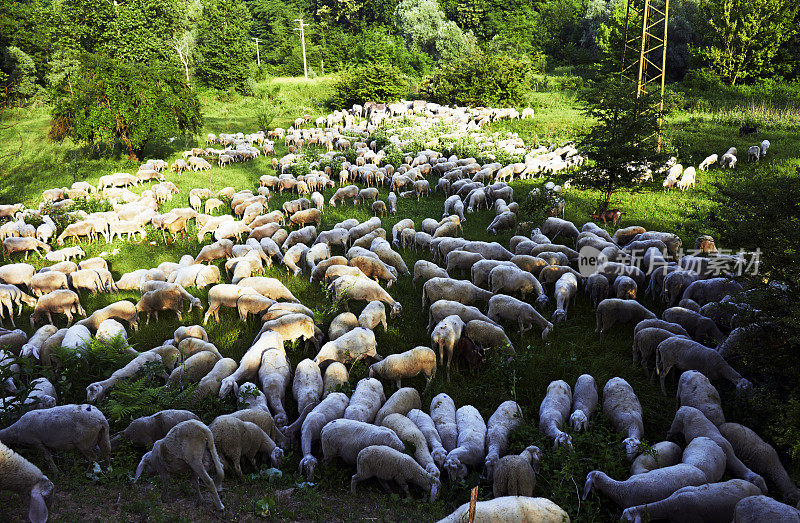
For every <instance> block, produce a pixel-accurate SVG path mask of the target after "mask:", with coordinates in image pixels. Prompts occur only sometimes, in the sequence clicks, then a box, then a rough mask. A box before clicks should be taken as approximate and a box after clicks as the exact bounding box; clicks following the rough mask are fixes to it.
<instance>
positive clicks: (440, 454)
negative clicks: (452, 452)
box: [401, 409, 447, 470]
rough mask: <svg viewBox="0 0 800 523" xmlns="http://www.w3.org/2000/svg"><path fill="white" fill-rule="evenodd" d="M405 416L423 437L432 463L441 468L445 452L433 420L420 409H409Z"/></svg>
mask: <svg viewBox="0 0 800 523" xmlns="http://www.w3.org/2000/svg"><path fill="white" fill-rule="evenodd" d="M406 416H407V417H408V419H410V420H411V421H412V422H413V423H414V425H416V427H417V428H418V429H419V430H420V432H422V434H423V435H424V436H425V439H426V441H427V444H428V449H429V451H430V454H431V457H432V458H433V461H434V463H436V465H438V466H439V467H441V466H443V465H444V460H445V458H446V457H447V451H446V450H445V449H444V447H443V446H442V439H441V437H440V436H439V432H438V431H437V430H436V425H434V422H433V419H432V418H431V417H430V416H429V415H428V414H426V413H424V412H422V410H420V409H411V410H410V411H408V414H406ZM401 439H402V438H401ZM437 470H438V469H437Z"/></svg>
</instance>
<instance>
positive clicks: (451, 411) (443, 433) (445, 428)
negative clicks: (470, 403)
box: [430, 393, 458, 452]
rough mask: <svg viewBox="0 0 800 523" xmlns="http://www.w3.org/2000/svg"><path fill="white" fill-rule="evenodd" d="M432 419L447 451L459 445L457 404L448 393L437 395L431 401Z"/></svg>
mask: <svg viewBox="0 0 800 523" xmlns="http://www.w3.org/2000/svg"><path fill="white" fill-rule="evenodd" d="M430 412H431V419H432V420H433V424H434V426H435V427H436V431H437V432H438V433H439V437H440V438H441V440H442V447H444V449H445V450H446V451H447V452H450V451H452V450H453V449H454V448H456V446H458V425H457V423H456V406H455V403H454V402H453V398H451V397H450V396H448V395H447V394H444V393H441V394H438V395H436V396H435V397H434V398H433V400H432V401H431V407H430Z"/></svg>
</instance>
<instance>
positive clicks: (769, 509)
mask: <svg viewBox="0 0 800 523" xmlns="http://www.w3.org/2000/svg"><path fill="white" fill-rule="evenodd" d="M762 521H773V522H776V523H778V522H780V523H797V522H798V521H800V510H798V509H796V508H795V507H792V506H790V505H786V504H784V503H781V502H780V501H776V500H774V499H772V498H770V497H767V496H749V497H746V498H743V499H742V500H741V501H739V502H738V503H737V504H736V507H735V509H734V513H733V522H734V523H760V522H762Z"/></svg>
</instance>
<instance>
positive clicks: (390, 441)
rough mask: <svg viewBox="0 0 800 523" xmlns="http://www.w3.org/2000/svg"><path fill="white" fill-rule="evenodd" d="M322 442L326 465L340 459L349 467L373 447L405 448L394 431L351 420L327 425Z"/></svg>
mask: <svg viewBox="0 0 800 523" xmlns="http://www.w3.org/2000/svg"><path fill="white" fill-rule="evenodd" d="M320 442H321V444H322V453H323V456H324V458H323V462H324V463H330V462H331V461H332V460H333V459H334V458H336V457H339V458H341V459H342V461H344V462H345V463H347V464H348V465H356V460H357V457H358V453H359V452H361V450H363V449H364V448H366V447H369V446H371V445H386V446H388V447H391V448H393V449H395V450H403V448H404V445H403V442H402V441H400V438H398V437H397V434H395V432H394V431H393V430H392V429H389V428H387V427H379V426H376V425H370V424H368V423H364V422H362V421H355V420H350V419H336V420H333V421H331V422H330V423H328V424H327V425H325V426H324V427H323V428H322V432H321V433H320Z"/></svg>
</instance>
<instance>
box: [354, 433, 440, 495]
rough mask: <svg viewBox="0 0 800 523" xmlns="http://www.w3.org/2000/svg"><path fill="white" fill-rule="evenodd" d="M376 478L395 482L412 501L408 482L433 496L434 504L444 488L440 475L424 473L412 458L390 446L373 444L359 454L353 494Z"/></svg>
mask: <svg viewBox="0 0 800 523" xmlns="http://www.w3.org/2000/svg"><path fill="white" fill-rule="evenodd" d="M373 477H374V478H378V479H379V480H380V481H382V482H385V481H388V480H392V481H395V482H396V483H397V484H399V485H400V487H401V488H402V489H403V491H404V492H405V494H406V497H408V498H411V493H410V492H409V490H408V483H409V482H410V483H413V484H415V485H418V486H419V487H420V488H422V489H423V491H425V492H427V493H428V494H429V499H430V501H434V500H435V499H436V496H437V495H438V493H439V488H440V486H441V484H440V482H439V478H438V476H437V475H434V474H433V473H431V472H429V471H426V470H424V469H423V468H422V467H421V466H420V465H418V464H417V462H416V461H414V459H413V458H411V456H409V455H407V454H403V453H402V452H401V451H400V450H398V449H395V448H393V447H389V446H386V445H371V446H368V447H365V448H364V449H363V450H361V451H360V452H359V453H358V456H357V457H356V473H355V474H354V475H353V477H352V479H351V481H350V493H351V494H355V493H356V486H357V485H358V483H359V482H361V481H364V480H367V479H370V478H373Z"/></svg>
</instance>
